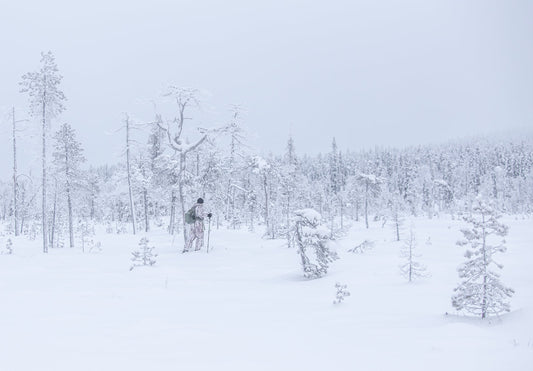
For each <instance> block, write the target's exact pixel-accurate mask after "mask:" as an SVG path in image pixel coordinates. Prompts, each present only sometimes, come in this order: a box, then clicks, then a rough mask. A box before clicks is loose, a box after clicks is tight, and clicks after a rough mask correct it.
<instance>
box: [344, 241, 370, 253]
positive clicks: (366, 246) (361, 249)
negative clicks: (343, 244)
mask: <svg viewBox="0 0 533 371" xmlns="http://www.w3.org/2000/svg"><path fill="white" fill-rule="evenodd" d="M373 247H374V241H369V240H364V241H363V242H361V243H360V244H359V245H356V246H355V247H354V248H353V249H349V250H348V252H353V253H358V254H362V253H364V252H365V251H366V250H368V249H371V248H373Z"/></svg>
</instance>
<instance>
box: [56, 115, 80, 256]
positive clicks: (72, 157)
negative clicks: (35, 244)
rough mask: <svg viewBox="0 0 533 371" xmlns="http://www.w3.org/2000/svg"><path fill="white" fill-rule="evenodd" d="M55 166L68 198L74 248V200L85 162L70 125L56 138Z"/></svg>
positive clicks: (71, 245) (71, 243) (60, 130)
mask: <svg viewBox="0 0 533 371" xmlns="http://www.w3.org/2000/svg"><path fill="white" fill-rule="evenodd" d="M54 139H55V147H54V153H53V155H54V165H55V167H56V169H57V172H58V177H59V178H60V179H61V182H62V183H63V184H62V187H61V190H63V191H64V192H65V193H64V194H65V197H66V198H67V216H68V231H69V245H70V247H74V223H73V210H72V209H73V206H72V201H73V200H72V199H73V196H74V195H76V192H77V191H78V190H79V188H80V179H81V170H80V164H81V163H82V162H84V161H85V158H84V157H83V154H82V152H83V149H82V148H81V144H80V143H79V142H78V141H77V140H76V133H75V131H74V129H72V127H71V126H70V125H69V124H63V125H62V126H61V128H60V129H59V130H58V131H57V133H56V134H55V136H54Z"/></svg>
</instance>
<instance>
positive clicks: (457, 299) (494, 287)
mask: <svg viewBox="0 0 533 371" xmlns="http://www.w3.org/2000/svg"><path fill="white" fill-rule="evenodd" d="M499 217H500V216H499V215H498V214H497V213H496V211H495V210H494V209H493V208H492V207H491V206H490V205H488V204H487V203H485V202H484V201H482V200H481V199H479V198H478V199H476V200H475V205H474V207H473V214H472V215H471V216H467V217H464V220H465V221H466V222H467V223H469V224H470V225H471V229H463V230H461V232H462V233H463V237H464V238H465V239H464V240H461V241H458V242H457V244H458V245H459V246H467V245H468V246H469V248H468V249H467V251H466V253H465V257H466V259H467V260H466V262H465V263H464V264H462V265H461V266H460V267H459V269H458V272H459V277H460V278H461V279H462V282H461V283H460V284H459V286H458V287H457V288H456V289H455V290H454V291H455V295H453V297H452V305H453V306H454V307H455V308H456V309H457V310H460V311H461V310H465V311H467V312H470V313H472V314H474V315H477V316H481V318H486V317H487V316H489V315H494V314H496V315H498V314H500V313H503V312H509V311H510V304H509V300H508V299H509V298H510V297H511V296H512V295H513V293H514V290H513V289H511V288H508V287H505V286H504V285H503V284H502V283H501V282H500V275H499V274H498V273H496V272H494V271H493V270H491V268H492V266H493V265H495V266H496V267H497V268H499V269H502V268H503V265H501V264H499V263H497V262H495V261H494V259H493V256H494V255H495V254H496V253H498V252H502V253H503V252H505V251H506V247H505V240H503V239H502V240H501V241H499V242H498V243H497V244H494V245H492V244H491V243H492V242H491V240H492V239H493V238H494V237H504V236H506V235H507V232H508V229H509V228H508V227H507V226H506V225H505V224H502V223H500V222H499V221H498V219H499Z"/></svg>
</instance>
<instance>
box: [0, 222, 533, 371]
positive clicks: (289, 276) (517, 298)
mask: <svg viewBox="0 0 533 371" xmlns="http://www.w3.org/2000/svg"><path fill="white" fill-rule="evenodd" d="M503 221H504V223H506V224H508V225H509V226H510V232H509V235H508V237H507V239H506V240H507V247H508V251H507V253H506V254H502V255H500V256H499V258H498V260H499V261H500V262H502V263H504V264H505V268H504V269H503V270H502V281H503V282H504V283H505V284H506V285H508V286H510V287H512V288H514V289H515V291H516V294H515V295H514V297H513V298H512V300H511V306H512V312H511V313H509V314H507V315H504V316H501V317H500V318H492V319H489V320H485V321H481V320H479V319H476V318H471V317H465V316H463V315H461V314H457V313H455V311H454V310H453V308H452V306H451V299H450V297H451V295H452V293H453V289H454V288H455V287H456V285H457V283H458V282H459V279H458V276H457V271H456V269H457V266H458V265H459V264H460V263H462V262H463V261H464V258H463V254H464V248H462V247H459V246H456V245H455V242H456V241H457V240H458V239H460V238H461V234H460V232H459V228H460V226H461V225H462V223H461V222H459V221H454V220H451V219H450V218H449V217H441V218H438V219H432V220H427V219H415V220H414V221H413V223H414V232H415V234H416V237H417V242H418V246H417V249H418V250H417V252H418V253H420V254H421V255H422V256H421V258H419V261H420V262H421V263H423V264H425V265H427V268H428V272H429V273H430V274H431V277H429V278H425V279H421V280H418V281H415V282H413V283H411V284H408V283H407V282H406V281H405V279H404V278H403V277H401V276H400V272H399V268H398V266H399V264H400V263H401V259H400V257H399V253H400V247H401V245H402V243H403V242H395V241H393V239H394V232H393V230H392V227H390V226H389V225H386V226H385V227H384V228H381V224H380V223H373V224H371V228H370V229H368V230H367V229H365V228H364V222H359V223H356V224H355V225H354V227H353V228H352V229H351V230H350V232H349V234H348V235H347V236H346V237H345V238H343V239H342V240H340V241H338V242H336V243H335V245H336V249H337V251H338V252H339V255H340V258H341V259H340V260H338V261H336V262H334V263H332V264H331V267H330V271H329V273H328V274H327V275H326V276H325V277H324V278H321V279H317V280H305V279H304V278H303V276H302V272H301V268H300V265H299V260H298V256H297V255H296V249H288V248H287V247H286V246H285V241H283V240H263V239H261V238H260V235H258V234H252V233H249V232H246V231H232V230H223V229H221V230H213V231H212V235H211V242H212V245H213V247H214V249H213V250H212V251H211V252H210V253H209V254H206V253H205V250H204V251H201V252H196V253H189V254H180V253H179V251H181V248H182V237H181V236H176V237H175V239H174V241H172V238H171V237H170V236H169V235H168V234H166V233H165V232H164V231H162V230H157V231H154V232H151V233H149V234H148V238H149V240H150V245H155V246H156V253H157V254H158V255H159V256H158V257H157V263H156V265H155V266H153V267H139V268H135V269H134V270H133V271H132V272H130V271H129V267H130V257H131V251H133V250H134V249H136V248H137V247H138V242H139V240H140V239H141V237H142V236H143V235H142V234H138V235H137V236H132V235H108V234H105V233H100V234H98V235H97V236H96V238H95V240H99V241H101V242H102V245H103V251H102V252H100V253H85V254H83V253H82V252H81V251H80V249H78V248H75V249H68V248H64V249H51V250H50V253H49V254H47V255H46V254H43V253H42V252H41V250H40V249H41V246H40V244H39V240H38V239H37V240H35V241H29V240H26V239H25V238H18V239H14V238H13V237H11V238H12V239H13V242H14V244H13V247H14V254H13V255H2V256H0V329H1V331H0V355H1V356H0V370H54V371H58V370H180V369H183V370H273V369H277V370H304V369H305V370H320V369H322V370H324V369H326V370H328V369H335V370H428V369H431V370H447V371H448V370H450V369H453V370H484V371H486V370H502V369H505V370H530V369H533V309H532V308H533V290H532V288H533V270H532V269H531V261H532V258H533V249H532V247H533V233H532V232H531V231H533V220H532V219H521V218H518V219H517V218H514V217H512V218H510V217H507V218H504V219H503ZM409 225H410V222H406V223H405V227H404V231H403V236H402V237H406V233H407V229H408V228H409ZM427 237H431V244H430V245H429V244H426V240H427ZM365 239H366V240H370V241H374V242H375V245H374V247H373V248H372V249H369V250H367V251H366V252H365V253H363V254H356V253H355V254H354V253H348V252H347V250H348V249H350V248H352V247H353V246H355V245H356V244H359V243H361V242H362V241H364V240H365ZM173 244H174V246H173ZM335 282H340V283H342V284H347V285H348V291H350V292H351V296H349V297H347V298H346V299H345V301H344V302H343V303H341V304H338V305H334V304H333V300H334V298H335V292H336V291H335V288H334V285H335ZM445 312H448V313H449V314H448V315H445Z"/></svg>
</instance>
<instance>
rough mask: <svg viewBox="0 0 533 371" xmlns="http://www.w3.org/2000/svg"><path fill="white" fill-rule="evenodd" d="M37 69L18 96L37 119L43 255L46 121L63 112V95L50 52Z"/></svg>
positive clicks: (25, 77) (45, 239)
mask: <svg viewBox="0 0 533 371" xmlns="http://www.w3.org/2000/svg"><path fill="white" fill-rule="evenodd" d="M41 64H42V66H41V69H40V70H39V71H37V72H28V73H27V74H25V75H23V76H22V81H21V83H20V85H21V87H22V89H21V90H20V92H21V93H28V96H29V100H30V113H31V114H32V116H34V117H39V118H40V120H41V124H42V125H41V128H42V131H41V141H42V157H41V159H42V208H41V209H42V210H41V219H42V220H41V223H42V224H41V225H42V228H41V232H42V237H43V252H45V253H47V252H48V235H47V224H48V223H47V218H46V214H47V212H48V210H47V206H46V193H47V179H46V168H47V166H46V132H47V129H48V127H49V125H50V120H51V119H52V118H54V117H56V116H57V115H59V114H60V113H61V112H63V111H64V110H65V106H64V105H63V102H64V101H65V100H66V98H65V94H63V92H62V91H61V90H60V89H59V85H60V84H61V80H62V79H63V76H61V75H60V74H59V70H58V68H57V64H56V62H55V57H54V55H53V54H52V52H50V51H49V52H48V53H41Z"/></svg>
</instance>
